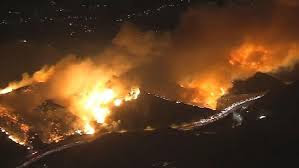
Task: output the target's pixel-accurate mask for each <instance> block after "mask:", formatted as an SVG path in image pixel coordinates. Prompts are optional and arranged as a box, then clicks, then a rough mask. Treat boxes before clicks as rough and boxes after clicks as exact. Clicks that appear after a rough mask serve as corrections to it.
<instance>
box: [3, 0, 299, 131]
mask: <svg viewBox="0 0 299 168" xmlns="http://www.w3.org/2000/svg"><path fill="white" fill-rule="evenodd" d="M297 16H299V6H298V2H297V1H296V0H293V1H292V0H277V1H254V3H253V4H252V3H248V4H247V3H245V4H244V5H233V4H229V5H226V6H222V7H219V6H215V5H214V6H213V5H212V6H211V5H206V6H199V7H194V8H191V9H189V10H188V11H187V12H186V13H185V14H184V15H183V16H182V18H181V22H180V25H179V26H178V27H177V29H175V30H174V31H172V32H164V33H156V32H154V31H142V30H140V29H138V27H137V26H134V25H132V24H129V23H126V24H124V25H123V26H122V28H121V30H120V32H119V33H118V34H117V35H116V37H115V38H114V39H113V40H112V43H111V46H109V47H108V48H107V49H105V50H104V51H103V52H101V53H99V54H98V55H96V56H92V57H88V58H81V57H78V56H67V57H66V58H65V59H63V60H62V61H60V62H58V63H57V64H56V65H52V66H51V65H48V66H47V67H44V68H43V69H42V70H41V71H38V72H36V73H35V74H33V76H32V77H29V76H28V75H25V76H24V78H23V80H22V81H21V82H15V83H11V84H10V85H9V87H8V88H6V89H4V90H2V91H1V93H8V92H10V91H11V90H14V89H17V88H19V87H22V86H26V85H30V84H36V83H39V82H43V84H42V86H40V87H39V89H38V91H36V92H34V93H32V95H31V96H30V98H28V97H26V98H20V97H19V96H11V97H10V98H9V100H3V102H2V103H3V104H4V105H6V106H8V107H9V108H15V111H22V112H24V113H29V114H30V113H32V112H34V110H33V109H34V108H35V107H36V106H38V105H39V104H41V103H42V102H44V101H45V100H53V101H54V102H55V103H57V104H59V105H62V106H64V107H67V109H68V110H69V111H70V112H71V113H72V114H74V115H75V116H78V117H79V118H81V122H82V121H83V123H82V127H86V129H87V132H92V130H90V128H89V127H90V125H89V124H90V120H92V119H94V118H96V120H98V122H99V123H103V122H106V120H105V118H106V116H107V115H108V114H109V112H110V111H109V109H110V106H111V101H112V102H113V101H114V102H116V104H117V105H119V104H120V103H121V102H122V101H125V100H129V99H130V97H127V95H128V93H129V95H130V94H131V96H132V94H133V95H134V92H135V93H136V89H135V91H134V88H138V87H140V88H141V89H142V90H143V91H146V92H151V93H155V94H158V95H161V96H165V97H168V98H171V99H174V100H180V101H184V102H186V103H191V104H196V105H200V106H205V107H210V108H215V107H216V102H217V99H218V98H219V97H221V96H222V95H224V94H225V93H226V92H227V91H228V89H229V88H230V87H231V86H232V81H233V80H236V79H244V78H248V77H250V76H251V75H253V74H254V73H256V72H259V71H261V72H276V71H278V70H279V69H280V68H281V67H284V68H285V67H287V68H289V69H292V67H293V66H294V65H295V64H296V62H297V61H298V59H299V55H298V54H299V51H298V47H297V45H298V42H299V36H297V31H298V28H299V23H298V22H297ZM132 89H133V93H132ZM99 100H100V101H101V102H100V103H101V108H100V109H98V108H96V107H95V108H93V107H94V106H98V104H97V103H98V101H99ZM15 102H21V103H19V104H18V106H15ZM90 111H92V113H90ZM32 115H33V116H34V115H35V114H32ZM86 124H87V125H86Z"/></svg>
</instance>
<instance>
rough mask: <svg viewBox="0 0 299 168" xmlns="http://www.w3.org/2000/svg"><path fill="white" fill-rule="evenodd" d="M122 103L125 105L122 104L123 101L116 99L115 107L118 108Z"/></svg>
mask: <svg viewBox="0 0 299 168" xmlns="http://www.w3.org/2000/svg"><path fill="white" fill-rule="evenodd" d="M122 103H123V102H122V100H121V99H116V100H115V101H114V105H115V106H116V107H118V106H121V104H122Z"/></svg>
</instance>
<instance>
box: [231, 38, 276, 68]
mask: <svg viewBox="0 0 299 168" xmlns="http://www.w3.org/2000/svg"><path fill="white" fill-rule="evenodd" d="M272 62H273V60H272V52H271V51H270V50H269V49H267V48H266V47H264V46H262V45H257V44H254V43H245V44H243V45H241V46H240V48H238V49H237V50H233V51H232V52H231V56H230V60H229V63H230V64H231V65H234V66H240V67H241V68H245V69H249V70H253V71H255V72H257V71H262V72H269V71H272V70H273V67H272V64H271V63H272Z"/></svg>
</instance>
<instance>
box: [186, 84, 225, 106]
mask: <svg viewBox="0 0 299 168" xmlns="http://www.w3.org/2000/svg"><path fill="white" fill-rule="evenodd" d="M181 87H183V88H189V89H190V88H191V89H195V90H196V92H195V93H194V94H195V95H194V98H193V99H192V103H194V104H197V105H200V106H204V107H208V108H211V109H216V107H217V100H218V99H219V98H220V97H221V96H223V95H225V94H226V92H227V89H228V88H229V87H230V86H229V85H227V86H226V85H225V84H222V83H219V82H217V80H214V79H202V80H199V81H194V82H191V83H184V84H181Z"/></svg>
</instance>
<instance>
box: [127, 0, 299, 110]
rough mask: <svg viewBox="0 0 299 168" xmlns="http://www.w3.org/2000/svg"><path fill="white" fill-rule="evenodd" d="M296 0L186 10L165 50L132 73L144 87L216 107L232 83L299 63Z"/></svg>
mask: <svg viewBox="0 0 299 168" xmlns="http://www.w3.org/2000/svg"><path fill="white" fill-rule="evenodd" d="M297 2H298V1H254V3H253V4H251V3H245V4H243V5H234V4H228V5H227V6H224V7H218V6H200V7H197V8H192V9H190V10H188V11H187V12H186V13H185V14H184V15H183V16H182V19H181V24H180V25H179V26H178V28H177V29H176V30H175V31H174V32H172V33H171V35H170V39H169V42H168V44H169V45H167V47H168V48H167V49H166V50H164V49H163V50H161V51H162V53H163V54H161V56H159V57H154V59H153V60H151V61H149V62H147V63H145V64H144V65H143V66H139V67H137V68H135V69H134V70H132V71H130V73H131V74H130V75H131V76H137V77H139V78H140V79H139V81H140V82H141V83H142V84H141V85H142V86H143V87H142V88H146V89H148V90H150V92H156V93H158V94H160V95H164V96H166V97H170V98H173V99H180V100H183V101H186V102H189V103H193V104H198V105H200V106H207V107H211V108H215V106H216V100H217V99H218V98H219V97H220V96H222V95H223V94H224V93H225V92H227V90H228V88H229V87H231V82H232V81H233V80H236V79H244V78H247V77H249V76H251V75H253V74H254V73H256V72H258V71H260V72H275V71H277V70H279V68H281V67H288V68H289V69H291V68H292V67H293V66H294V65H295V64H296V62H297V61H298V58H299V55H298V47H297V45H298V40H299V39H298V38H299V36H298V35H297V30H298V28H299V24H298V22H297V21H296V20H297V16H298V14H299V12H298V8H299V6H298V5H297Z"/></svg>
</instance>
